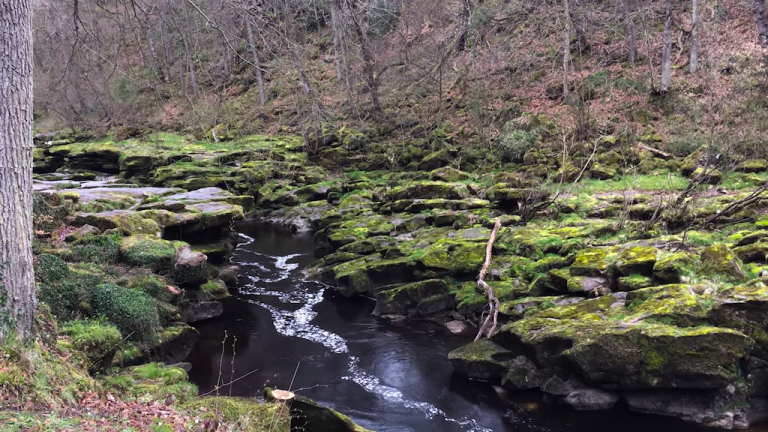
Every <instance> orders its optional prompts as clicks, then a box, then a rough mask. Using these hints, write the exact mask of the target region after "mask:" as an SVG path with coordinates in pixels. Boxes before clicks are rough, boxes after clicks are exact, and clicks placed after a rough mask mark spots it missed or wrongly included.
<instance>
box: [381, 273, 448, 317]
mask: <svg viewBox="0 0 768 432" xmlns="http://www.w3.org/2000/svg"><path fill="white" fill-rule="evenodd" d="M453 305H454V298H453V296H451V295H450V293H449V291H448V284H446V283H445V281H443V280H442V279H430V280H425V281H420V282H415V283H411V284H406V285H399V286H395V287H382V288H380V289H379V290H378V292H377V294H376V308H375V309H374V310H373V314H374V315H391V314H400V315H408V316H429V315H434V314H436V313H439V312H446V311H449V310H452V309H453Z"/></svg>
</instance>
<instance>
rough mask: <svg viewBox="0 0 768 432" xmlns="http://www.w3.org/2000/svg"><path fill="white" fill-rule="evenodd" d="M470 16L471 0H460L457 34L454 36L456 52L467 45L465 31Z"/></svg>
mask: <svg viewBox="0 0 768 432" xmlns="http://www.w3.org/2000/svg"><path fill="white" fill-rule="evenodd" d="M471 17H472V0H461V16H460V17H459V20H460V21H461V23H460V24H459V25H460V26H461V27H460V28H459V35H458V37H457V38H456V52H462V51H464V48H465V47H466V45H467V33H468V32H469V20H470V18H471Z"/></svg>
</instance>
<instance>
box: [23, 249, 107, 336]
mask: <svg viewBox="0 0 768 432" xmlns="http://www.w3.org/2000/svg"><path fill="white" fill-rule="evenodd" d="M35 275H36V278H37V280H38V282H39V285H38V292H37V294H38V299H39V300H40V301H42V302H44V303H45V304H47V305H48V306H49V307H50V308H51V311H52V313H53V315H54V316H55V317H56V318H58V319H59V320H63V321H69V320H72V319H75V318H76V317H79V316H81V315H83V314H86V315H87V314H90V313H91V309H92V308H91V299H92V296H93V289H94V288H95V287H96V286H97V285H99V284H101V283H103V282H104V278H103V276H102V275H100V274H96V273H92V272H87V271H82V270H73V269H70V268H69V266H67V263H65V262H64V261H63V260H62V259H61V258H59V257H56V256H53V255H49V254H41V255H39V256H38V259H37V263H36V265H35Z"/></svg>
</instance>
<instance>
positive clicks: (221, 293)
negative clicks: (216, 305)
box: [200, 279, 229, 300]
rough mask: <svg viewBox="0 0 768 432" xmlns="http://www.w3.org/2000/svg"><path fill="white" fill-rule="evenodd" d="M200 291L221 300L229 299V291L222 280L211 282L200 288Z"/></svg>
mask: <svg viewBox="0 0 768 432" xmlns="http://www.w3.org/2000/svg"><path fill="white" fill-rule="evenodd" d="M200 291H202V292H204V293H206V294H209V295H210V296H212V297H213V298H215V299H217V300H220V299H223V298H226V297H229V289H228V288H227V285H226V284H225V283H224V281H222V280H221V279H216V280H211V281H208V282H206V283H204V284H203V285H201V286H200Z"/></svg>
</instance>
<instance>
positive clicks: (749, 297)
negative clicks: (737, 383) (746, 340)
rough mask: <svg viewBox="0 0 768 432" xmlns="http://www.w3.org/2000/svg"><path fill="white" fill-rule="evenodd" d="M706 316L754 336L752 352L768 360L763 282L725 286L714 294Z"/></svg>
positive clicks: (767, 316) (767, 291)
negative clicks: (754, 346) (755, 343)
mask: <svg viewBox="0 0 768 432" xmlns="http://www.w3.org/2000/svg"><path fill="white" fill-rule="evenodd" d="M708 318H709V319H710V320H711V321H712V322H713V323H714V324H715V325H718V326H721V327H728V328H732V329H735V330H738V331H741V332H743V333H744V334H746V335H748V336H749V337H751V338H752V339H754V340H755V341H756V342H757V347H756V348H755V350H754V351H753V353H752V355H754V356H757V357H759V358H761V359H763V360H768V332H766V328H768V288H766V287H765V286H763V285H762V284H748V285H740V286H735V287H731V288H728V289H726V290H724V291H723V292H721V293H719V294H718V295H717V298H716V300H715V302H714V304H713V305H712V307H711V310H710V311H709V314H708Z"/></svg>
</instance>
